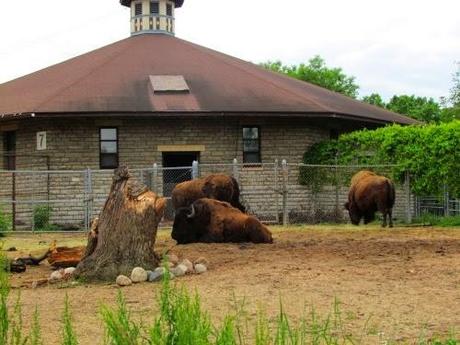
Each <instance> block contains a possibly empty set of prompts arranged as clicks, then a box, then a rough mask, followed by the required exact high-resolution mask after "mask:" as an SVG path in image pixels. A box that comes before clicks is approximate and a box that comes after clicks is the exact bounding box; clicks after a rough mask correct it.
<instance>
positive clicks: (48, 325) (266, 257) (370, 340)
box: [3, 226, 460, 345]
mask: <svg viewBox="0 0 460 345" xmlns="http://www.w3.org/2000/svg"><path fill="white" fill-rule="evenodd" d="M273 230H274V238H275V243H274V244H273V245H254V244H243V245H241V244H240V245H238V244H193V245H187V246H175V247H173V246H174V241H172V240H171V239H169V232H168V231H162V232H161V234H160V236H159V238H158V240H157V248H156V250H157V251H158V252H161V251H164V250H165V249H167V248H170V247H173V249H172V252H173V253H175V254H177V255H178V256H179V257H181V258H188V259H191V260H193V259H196V258H198V257H202V256H203V257H206V258H207V259H208V260H209V261H210V262H211V265H210V270H209V271H208V272H207V273H205V274H204V275H201V276H198V275H192V276H186V277H183V278H179V279H176V280H175V281H174V282H175V284H184V285H185V286H187V287H188V288H189V289H191V290H195V289H196V290H197V291H198V292H199V294H200V295H201V298H202V303H203V306H204V308H205V309H206V310H207V311H208V312H209V313H210V314H211V316H212V318H213V320H215V321H216V322H217V323H218V322H219V321H220V320H221V318H222V315H224V314H225V313H227V312H232V311H233V310H234V304H235V299H236V301H238V303H243V301H244V302H245V310H246V311H247V315H248V317H249V319H255V318H256V317H257V311H258V310H259V309H261V308H262V309H263V310H265V311H266V312H267V314H268V315H269V316H270V317H275V316H276V314H277V312H278V310H279V301H280V298H281V299H282V301H283V305H284V308H285V309H286V311H287V313H288V314H290V315H292V316H293V318H294V319H296V318H298V317H300V316H302V315H303V314H304V313H305V311H307V312H308V311H309V310H310V309H311V307H312V306H314V308H315V309H316V310H317V311H318V312H319V313H321V314H322V315H327V313H329V312H330V311H331V310H332V309H331V308H332V304H333V302H334V299H335V298H338V299H339V300H340V301H341V312H342V318H343V320H344V323H345V324H346V325H348V326H347V327H350V330H351V331H352V332H353V333H354V334H355V335H361V336H363V337H364V339H367V340H364V342H363V343H364V344H379V343H381V339H391V340H396V341H397V342H400V343H408V344H412V343H415V339H417V338H418V337H419V336H420V335H421V334H422V333H424V334H426V335H428V336H430V335H432V334H436V335H446V334H448V333H449V332H451V331H452V330H456V332H457V335H458V331H459V330H460V229H437V228H395V229H393V230H386V231H382V230H380V229H379V228H378V227H367V228H364V227H361V228H355V227H349V226H332V227H325V226H318V227H291V228H289V229H288V230H282V229H281V228H274V229H273ZM53 239H56V240H57V241H58V245H77V244H81V243H84V242H85V236H84V235H67V236H66V235H35V236H27V237H8V238H6V239H5V243H4V246H3V248H9V247H11V246H15V247H16V248H17V249H18V250H19V252H13V253H9V255H10V256H11V257H14V256H17V255H19V254H28V253H29V252H30V251H32V252H34V253H38V252H40V251H43V250H45V249H46V248H47V246H48V245H49V243H50V242H51V241H52V240H53ZM50 272H51V271H50V267H49V266H48V265H47V264H46V263H43V264H42V265H41V266H40V267H38V268H30V269H28V271H27V272H26V273H24V274H18V275H14V276H13V277H12V279H11V284H12V285H13V287H16V289H14V290H13V293H12V297H15V296H16V293H15V290H18V289H19V288H20V290H21V300H22V303H23V311H24V320H25V323H26V324H27V320H31V315H32V313H33V311H34V309H35V306H38V310H39V312H40V316H41V324H42V331H43V335H44V338H45V343H46V344H50V345H53V344H59V338H60V333H59V332H60V319H61V314H62V310H63V300H64V297H65V294H68V296H69V299H70V301H71V306H72V310H73V317H74V320H75V327H76V330H77V334H78V336H79V338H80V344H101V343H102V337H103V328H102V324H101V322H100V320H99V316H98V310H99V307H100V305H101V304H110V305H112V304H113V302H114V300H115V296H116V294H117V291H118V288H117V287H116V286H114V285H77V286H74V287H69V286H68V285H63V286H58V285H51V286H45V287H40V288H37V289H32V288H30V285H31V282H32V281H33V280H36V279H40V278H45V277H47V276H48V275H49V274H50ZM159 287H160V285H159V284H158V283H144V284H139V285H135V286H131V287H128V288H124V289H123V291H124V293H125V296H126V299H127V301H128V305H129V306H130V308H131V309H132V311H133V313H134V314H135V315H136V316H139V317H141V318H142V319H143V320H146V321H148V320H149V319H150V318H151V317H152V316H153V315H154V313H155V310H156V300H155V298H156V297H155V296H156V293H157V292H158V290H159Z"/></svg>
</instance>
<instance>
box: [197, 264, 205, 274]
mask: <svg viewBox="0 0 460 345" xmlns="http://www.w3.org/2000/svg"><path fill="white" fill-rule="evenodd" d="M207 270H208V268H207V267H206V266H205V265H203V264H196V265H195V272H196V273H197V274H203V273H205V272H206V271H207Z"/></svg>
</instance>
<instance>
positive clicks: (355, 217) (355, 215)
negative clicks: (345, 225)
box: [343, 202, 362, 225]
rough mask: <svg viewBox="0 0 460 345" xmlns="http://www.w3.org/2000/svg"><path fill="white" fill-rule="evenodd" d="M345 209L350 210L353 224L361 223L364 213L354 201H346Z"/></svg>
mask: <svg viewBox="0 0 460 345" xmlns="http://www.w3.org/2000/svg"><path fill="white" fill-rule="evenodd" d="M343 206H344V207H345V209H346V210H347V211H348V214H349V215H350V220H351V223H352V224H353V225H359V222H360V221H361V218H362V215H361V213H360V212H359V210H358V208H357V207H356V206H355V204H354V203H353V202H351V203H350V202H346V203H345V204H344V205H343Z"/></svg>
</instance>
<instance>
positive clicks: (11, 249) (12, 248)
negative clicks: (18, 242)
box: [6, 247, 18, 252]
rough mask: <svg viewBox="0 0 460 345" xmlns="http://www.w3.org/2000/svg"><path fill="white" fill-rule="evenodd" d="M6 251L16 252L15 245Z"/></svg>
mask: <svg viewBox="0 0 460 345" xmlns="http://www.w3.org/2000/svg"><path fill="white" fill-rule="evenodd" d="M6 251H7V252H17V251H18V250H17V249H16V247H10V248H8V249H7V250H6Z"/></svg>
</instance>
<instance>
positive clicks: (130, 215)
mask: <svg viewBox="0 0 460 345" xmlns="http://www.w3.org/2000/svg"><path fill="white" fill-rule="evenodd" d="M165 203H166V201H165V199H164V198H159V197H157V196H156V195H155V193H153V192H152V191H150V190H149V189H148V188H147V187H146V186H144V185H142V184H140V183H138V182H137V181H135V180H134V179H132V177H131V175H130V174H129V171H128V168H127V167H125V166H122V167H120V168H118V169H117V170H115V173H114V177H113V182H112V187H111V189H110V193H109V197H108V198H107V201H106V202H105V205H104V208H103V209H102V212H101V214H100V216H99V220H98V222H97V225H95V226H94V227H92V231H91V233H90V234H89V236H88V245H87V248H86V252H85V254H84V255H83V258H82V260H81V261H80V263H79V264H78V266H77V269H76V271H75V276H76V277H80V278H83V279H85V280H89V281H94V280H98V281H114V280H115V278H116V277H117V276H118V275H119V274H124V275H128V276H129V274H130V273H131V271H132V269H133V268H134V267H143V268H144V269H151V270H153V269H154V268H156V267H158V264H159V258H158V257H157V255H156V254H155V252H154V251H153V246H154V244H155V240H156V234H157V228H158V223H159V222H160V220H161V218H162V216H163V212H164V207H165Z"/></svg>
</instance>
